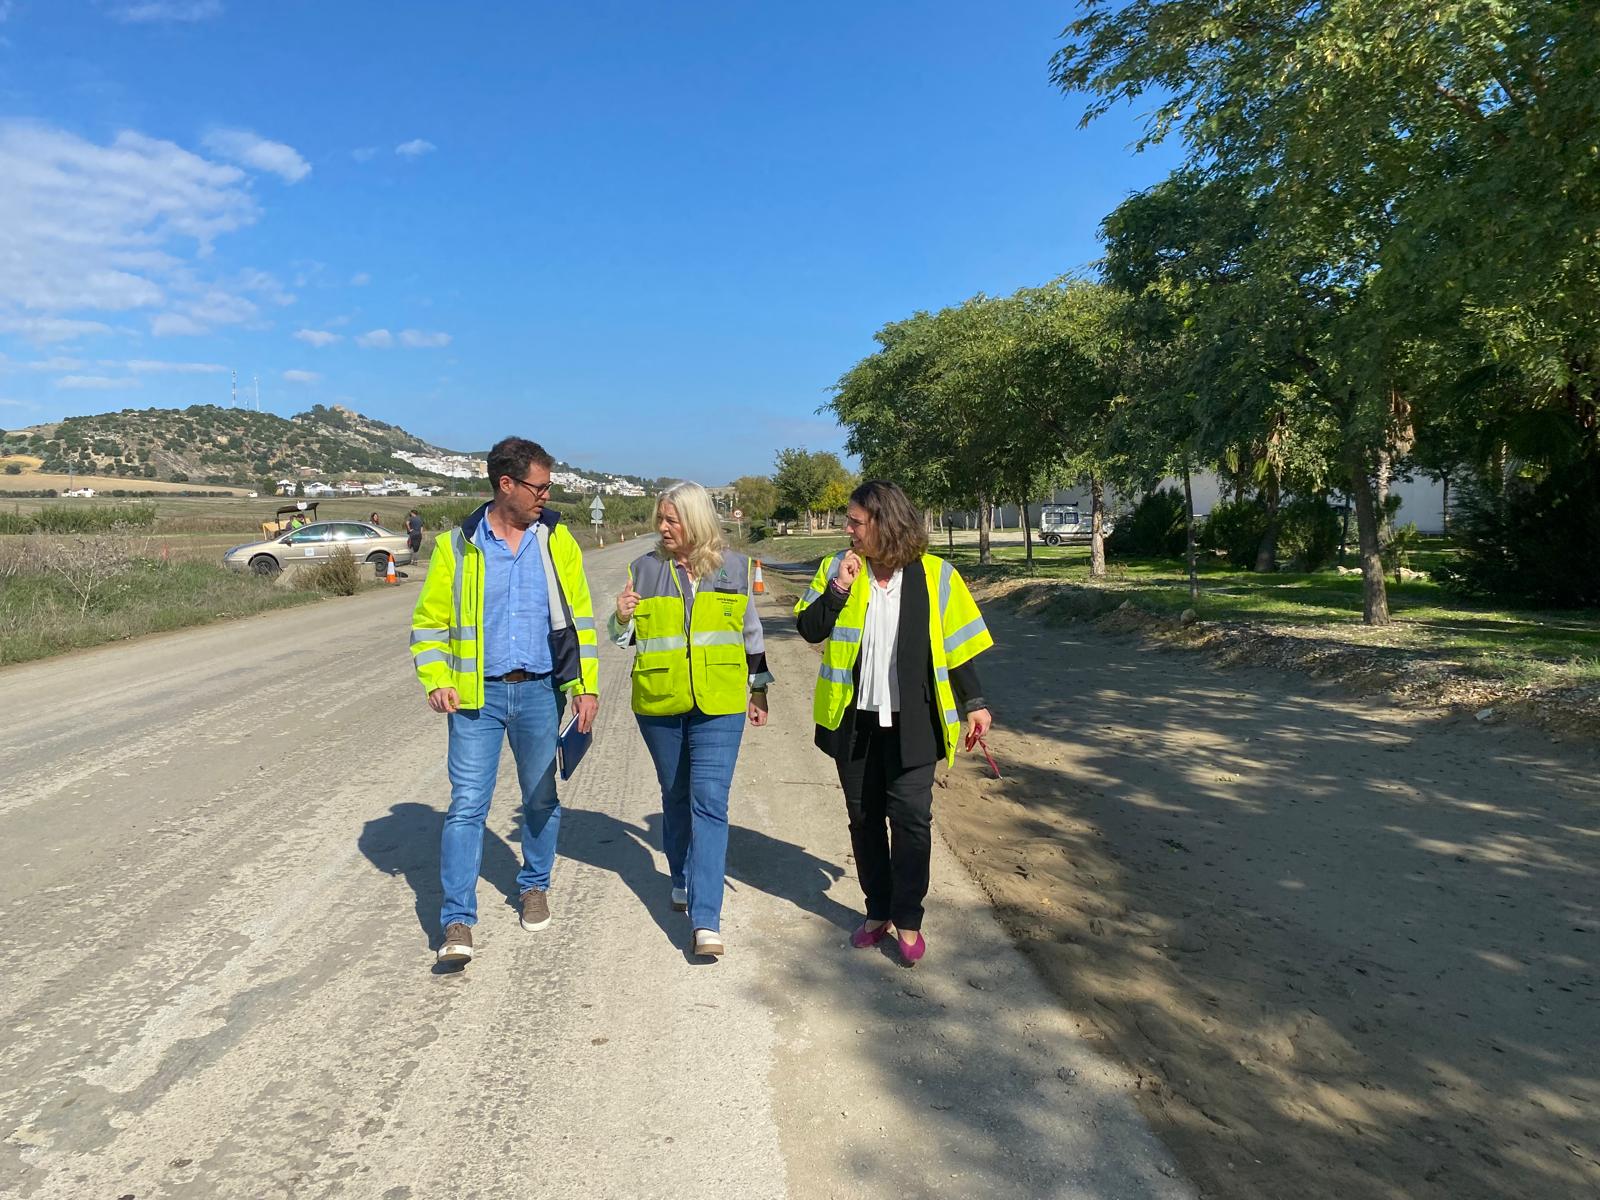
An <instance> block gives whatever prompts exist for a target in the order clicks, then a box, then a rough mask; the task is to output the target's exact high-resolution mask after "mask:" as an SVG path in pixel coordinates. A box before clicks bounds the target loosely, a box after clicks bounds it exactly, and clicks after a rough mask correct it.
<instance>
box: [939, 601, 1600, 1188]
mask: <svg viewBox="0 0 1600 1200" xmlns="http://www.w3.org/2000/svg"><path fill="white" fill-rule="evenodd" d="M989 617H990V623H991V627H993V628H994V629H995V632H996V640H997V643H998V644H997V647H996V649H995V650H994V651H993V652H992V653H991V654H990V655H986V656H985V661H984V664H983V665H984V670H985V681H986V682H991V681H992V683H993V687H992V689H991V690H992V691H993V693H994V696H995V701H996V704H997V709H998V711H1000V712H1002V713H1004V714H1006V715H1005V716H1004V717H1002V721H1001V724H1000V726H999V727H998V729H997V735H996V736H995V737H994V738H992V739H991V742H992V744H993V745H994V746H995V748H996V752H997V754H998V755H999V756H1000V759H1001V764H1002V769H1003V771H1004V773H1005V779H1004V780H1003V781H1000V782H995V781H991V780H987V779H981V778H980V775H981V772H979V771H978V770H976V768H974V767H973V766H972V764H970V763H965V762H964V763H962V764H961V765H960V768H959V769H958V772H957V774H958V775H959V776H961V778H958V779H956V780H954V781H953V782H952V786H951V787H950V789H949V791H948V792H947V793H945V794H944V795H942V796H941V797H940V800H939V801H938V803H939V804H941V805H942V811H943V818H944V819H943V825H944V828H945V832H946V834H947V836H950V837H951V838H952V844H954V845H955V846H956V848H957V850H958V852H959V853H961V854H962V856H963V857H964V858H965V859H966V860H967V862H968V865H969V866H970V867H971V868H972V870H973V871H974V873H975V874H977V875H978V877H979V878H980V879H982V880H983V881H984V883H985V886H986V888H987V889H988V890H989V891H990V894H991V896H992V898H993V899H994V900H995V902H996V905H997V908H998V909H999V911H1000V914H1001V916H1002V919H1003V920H1004V921H1005V922H1006V924H1007V925H1008V926H1009V927H1010V929H1011V931H1012V933H1013V934H1014V936H1016V938H1017V939H1018V941H1019V942H1020V943H1021V945H1022V946H1023V948H1024V949H1025V951H1026V952H1027V953H1028V955H1029V957H1030V958H1031V959H1032V960H1033V961H1034V963H1035V964H1036V965H1037V966H1038V967H1039V968H1040V969H1041V971H1042V972H1043V973H1044V975H1045V976H1046V978H1047V979H1049V980H1050V981H1051V983H1052V984H1053V985H1054V986H1055V987H1056V989H1057V990H1058V991H1059V992H1060V993H1061V994H1062V995H1063V996H1064V997H1065V998H1066V999H1067V1001H1068V1003H1069V1005H1071V1006H1072V1007H1073V1008H1075V1009H1076V1010H1078V1011H1081V1012H1087V1013H1091V1014H1093V1015H1094V1017H1095V1019H1096V1022H1097V1024H1098V1025H1099V1026H1100V1028H1101V1029H1103V1030H1104V1031H1105V1032H1106V1033H1107V1034H1108V1035H1109V1036H1110V1038H1111V1039H1112V1040H1113V1041H1114V1042H1115V1043H1116V1044H1117V1046H1118V1048H1119V1049H1120V1050H1121V1052H1122V1053H1123V1055H1124V1056H1125V1057H1126V1058H1127V1060H1128V1061H1129V1062H1130V1063H1131V1064H1132V1065H1133V1066H1134V1067H1135V1069H1136V1070H1138V1071H1139V1072H1140V1073H1141V1074H1142V1075H1143V1076H1144V1077H1145V1081H1144V1086H1143V1088H1142V1095H1143V1096H1144V1098H1145V1103H1146V1111H1147V1112H1149V1113H1150V1114H1151V1115H1152V1116H1153V1117H1154V1118H1155V1120H1156V1123H1157V1127H1158V1129H1159V1130H1160V1132H1161V1133H1162V1136H1163V1137H1165V1138H1166V1139H1168V1141H1169V1143H1170V1144H1171V1145H1173V1147H1174V1149H1175V1150H1176V1152H1177V1153H1178V1156H1179V1157H1180V1159H1181V1160H1182V1161H1183V1162H1184V1164H1185V1165H1186V1166H1187V1167H1188V1168H1189V1169H1190V1170H1191V1171H1192V1172H1193V1173H1194V1174H1195V1176H1196V1177H1197V1179H1198V1180H1199V1181H1200V1182H1201V1184H1202V1186H1203V1187H1208V1188H1211V1189H1216V1194H1219V1195H1222V1194H1226V1195H1229V1196H1232V1197H1238V1198H1240V1200H1252V1198H1259V1200H1276V1197H1279V1196H1283V1195H1290V1194H1292V1195H1296V1196H1301V1197H1307V1198H1311V1197H1323V1196H1335V1195H1338V1196H1363V1197H1365V1196H1371V1197H1385V1198H1389V1197H1396V1196H1405V1197H1408V1198H1411V1200H1423V1198H1425V1197H1438V1198H1439V1200H1468V1198H1471V1200H1479V1198H1482V1200H1490V1198H1493V1200H1510V1198H1513V1197H1515V1198H1517V1200H1546V1198H1552V1200H1553V1198H1554V1197H1568V1196H1571V1197H1577V1196H1580V1195H1584V1196H1588V1195H1594V1194H1596V1192H1595V1191H1594V1188H1595V1186H1596V1183H1597V1181H1600V1161H1597V1160H1600V1145H1597V1144H1596V1141H1595V1137H1594V1130H1595V1128H1596V1126H1595V1124H1594V1112H1595V1107H1594V1106H1595V1104H1596V1103H1597V1101H1600V1060H1597V1058H1596V1052H1595V1043H1594V1039H1593V1038H1592V1036H1589V1035H1587V1034H1585V1033H1584V1032H1582V1030H1583V1029H1584V1028H1585V1026H1589V1027H1591V1028H1592V1022H1593V1011H1592V1010H1593V1006H1594V1004H1595V1002H1596V1000H1597V999H1600V991H1597V980H1600V974H1597V971H1600V956H1597V955H1596V953H1595V951H1594V949H1593V944H1594V938H1595V935H1596V932H1597V931H1600V907H1597V906H1596V905H1595V902H1594V899H1593V897H1594V894H1595V891H1594V889H1595V885H1596V883H1597V882H1600V808H1597V807H1596V805H1595V802H1594V794H1595V793H1594V791H1593V787H1592V778H1593V776H1592V775H1590V774H1587V772H1588V771H1592V759H1590V760H1587V761H1584V760H1581V759H1580V758H1579V757H1577V756H1572V755H1567V754H1566V753H1565V752H1564V751H1554V750H1551V749H1550V747H1549V746H1548V744H1547V742H1546V739H1543V738H1539V737H1535V736H1533V735H1524V734H1521V733H1518V732H1516V731H1510V730H1508V731H1484V730H1481V729H1478V728H1475V727H1472V728H1469V727H1463V726H1460V725H1456V726H1450V725H1447V724H1434V723H1431V722H1424V721H1419V720H1409V721H1408V720H1397V719H1392V717H1391V714H1389V713H1388V712H1387V711H1386V710H1385V707H1384V706H1382V705H1374V704H1369V705H1365V706H1363V705H1362V704H1361V703H1360V702H1358V701H1349V700H1347V699H1344V698H1342V697H1339V696H1334V695H1329V694H1326V693H1325V692H1324V691H1322V690H1321V689H1319V688H1318V687H1317V686H1316V685H1315V684H1314V683H1311V682H1304V681H1299V680H1295V679H1284V678H1281V677H1277V676H1274V675H1271V674H1269V673H1265V672H1260V671H1249V670H1237V671H1227V672H1221V671H1216V670H1214V669H1211V668H1210V667H1208V666H1207V665H1206V664H1204V663H1203V662H1201V661H1198V660H1196V659H1194V658H1183V657H1179V656H1177V655H1169V654H1161V653H1158V652H1154V651H1152V650H1151V649H1149V648H1148V647H1145V646H1142V645H1140V644H1139V643H1136V642H1122V641H1113V640H1111V639H1109V638H1106V637H1105V635H1102V634H1098V633H1096V632H1094V631H1093V630H1090V629H1086V628H1085V627H1083V626H1073V627H1070V628H1069V629H1068V630H1060V629H1052V628H1051V627H1050V626H1048V625H1046V624H1044V623H1043V622H1038V621H1030V620H1025V619H1021V618H1018V617H1016V616H1014V615H1012V614H1011V613H1009V612H1007V611H1006V610H1005V609H1004V608H1003V607H1001V606H998V605H996V606H994V610H991V612H990V613H989ZM1069 670H1070V676H1069V678H1070V680H1071V686H1070V690H1067V689H1063V688H1061V687H1060V685H1059V682H1058V681H1059V679H1060V678H1061V677H1062V676H1063V675H1065V674H1066V672H1067V671H1069ZM1007 717H1009V725H1008V723H1007V720H1006V718H1007Z"/></svg>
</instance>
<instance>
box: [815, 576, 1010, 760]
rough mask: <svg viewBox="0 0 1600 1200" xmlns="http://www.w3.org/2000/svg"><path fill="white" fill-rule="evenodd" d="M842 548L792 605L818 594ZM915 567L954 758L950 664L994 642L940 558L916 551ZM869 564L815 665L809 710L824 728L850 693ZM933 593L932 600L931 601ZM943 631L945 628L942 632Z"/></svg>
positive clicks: (957, 721)
mask: <svg viewBox="0 0 1600 1200" xmlns="http://www.w3.org/2000/svg"><path fill="white" fill-rule="evenodd" d="M843 557H844V556H843V554H842V553H841V554H835V555H833V556H832V557H830V558H828V559H826V560H825V561H824V562H823V563H822V564H821V565H820V566H819V567H818V568H817V573H816V576H815V578H813V579H812V581H811V586H810V587H809V588H807V589H806V592H805V595H803V596H802V597H801V598H800V601H799V603H798V604H796V605H795V612H796V613H797V614H798V613H800V612H801V611H803V610H804V609H806V608H808V607H810V605H811V604H813V603H814V602H815V601H816V600H818V599H819V598H820V597H821V596H822V593H823V591H824V590H825V589H826V588H827V587H828V585H829V584H830V583H831V582H832V581H833V579H834V578H835V577H836V576H837V575H838V573H839V564H840V562H841V561H842V560H843ZM921 568H922V571H923V574H924V576H925V578H926V579H927V585H928V596H929V598H930V603H929V604H928V644H929V648H930V651H931V653H932V657H933V684H934V690H935V692H936V693H937V696H936V700H937V711H938V714H939V718H940V721H941V723H942V724H943V726H944V751H945V758H946V761H950V762H953V761H954V760H955V754H956V745H957V743H958V741H959V740H960V734H961V715H960V713H959V712H958V711H957V709H956V700H955V693H954V691H953V689H952V688H951V686H950V668H951V667H952V666H960V665H961V664H962V663H964V662H966V661H968V660H969V659H971V658H972V657H973V656H974V655H977V654H979V653H981V652H982V651H984V650H987V649H988V648H989V647H990V646H992V645H993V644H994V639H993V638H991V637H990V636H989V630H988V627H987V626H986V625H985V624H984V622H983V616H982V614H980V613H979V611H978V606H977V605H976V604H975V603H973V600H972V594H971V593H970V592H968V591H967V587H966V584H965V583H964V582H962V580H961V578H960V576H958V575H957V574H956V572H955V568H954V567H952V566H951V565H950V564H949V563H947V562H945V561H944V560H943V559H940V558H935V557H934V556H933V555H931V554H925V555H923V557H922V563H921ZM871 574H872V573H871V569H870V566H866V565H865V564H864V567H863V570H862V571H861V573H860V574H859V575H857V576H856V579H855V583H854V584H853V585H852V586H851V588H850V595H849V597H848V599H846V600H845V605H844V609H843V610H842V611H841V612H840V613H839V617H838V620H837V621H835V623H834V626H833V632H832V633H831V634H829V636H828V640H827V642H825V643H824V644H823V647H822V663H821V665H820V666H819V667H818V669H817V686H816V692H815V694H814V695H813V698H812V716H813V717H814V719H815V720H816V722H817V724H818V725H821V726H822V727H823V728H824V729H837V728H839V725H840V723H841V722H842V721H843V720H844V715H845V713H846V712H847V711H849V708H850V702H851V700H852V699H853V698H854V696H855V665H856V660H857V659H858V658H859V657H860V654H861V635H862V632H863V630H864V629H865V627H866V623H867V604H868V603H869V602H870V600H871V596H872V581H871ZM935 596H937V597H938V603H937V604H934V603H932V598H933V597H935ZM947 631H948V632H947Z"/></svg>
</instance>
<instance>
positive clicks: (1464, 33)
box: [1053, 0, 1600, 623]
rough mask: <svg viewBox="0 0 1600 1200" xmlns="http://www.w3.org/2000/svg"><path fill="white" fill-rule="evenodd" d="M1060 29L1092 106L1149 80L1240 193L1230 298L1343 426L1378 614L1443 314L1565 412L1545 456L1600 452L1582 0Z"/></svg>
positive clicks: (1071, 67) (1306, 7) (1593, 205)
mask: <svg viewBox="0 0 1600 1200" xmlns="http://www.w3.org/2000/svg"><path fill="white" fill-rule="evenodd" d="M1067 37H1068V42H1069V44H1068V45H1067V46H1066V48H1064V49H1063V50H1062V51H1061V52H1060V53H1059V54H1058V55H1057V57H1056V59H1055V62H1054V68H1053V70H1054V75H1055V78H1056V80H1057V82H1058V83H1059V84H1060V85H1061V86H1062V87H1063V88H1064V89H1067V90H1069V91H1083V92H1086V93H1088V94H1089V96H1090V102H1089V105H1088V108H1087V111H1086V113H1085V117H1084V119H1085V121H1089V120H1092V119H1094V118H1095V117H1096V116H1098V115H1100V114H1101V113H1103V112H1105V111H1106V110H1107V109H1108V108H1109V107H1110V106H1112V105H1113V104H1116V103H1118V102H1120V101H1122V100H1127V99H1132V98H1133V97H1135V96H1140V95H1144V94H1147V93H1149V92H1157V93H1159V94H1161V95H1162V96H1163V97H1164V99H1163V100H1162V102H1161V103H1160V104H1159V105H1158V106H1157V108H1156V110H1155V111H1154V113H1153V115H1152V117H1151V118H1150V120H1149V123H1148V126H1147V134H1146V141H1147V142H1149V141H1157V140H1160V139H1162V138H1164V137H1166V136H1168V135H1169V134H1171V133H1173V132H1177V133H1180V134H1181V136H1182V138H1183V140H1184V142H1185V145H1186V146H1187V148H1188V151H1189V167H1190V170H1191V172H1192V173H1193V174H1195V175H1196V176H1199V177H1201V178H1203V179H1204V180H1206V181H1225V183H1226V186H1227V187H1228V188H1229V189H1230V190H1231V192H1232V194H1233V195H1234V196H1235V197H1236V198H1237V199H1238V200H1240V201H1244V202H1248V205H1249V208H1250V215H1251V218H1252V221H1253V229H1252V231H1251V236H1250V237H1249V238H1248V239H1246V241H1245V242H1244V243H1243V245H1242V253H1241V256H1240V259H1239V266H1240V271H1239V276H1238V278H1239V280H1240V281H1241V282H1243V283H1245V284H1247V286H1246V287H1245V288H1242V289H1239V291H1238V292H1237V294H1236V295H1235V298H1234V299H1233V300H1231V301H1230V302H1229V304H1228V307H1230V308H1231V309H1232V310H1233V311H1234V313H1235V314H1238V315H1242V314H1246V313H1249V312H1252V311H1253V312H1254V313H1256V314H1257V315H1258V316H1266V317H1272V318H1279V320H1278V321H1277V329H1278V331H1279V333H1280V334H1282V335H1284V336H1286V338H1287V340H1286V341H1285V342H1284V344H1283V347H1282V349H1283V351H1284V353H1283V354H1282V356H1281V358H1280V361H1282V362H1285V363H1292V364H1294V365H1296V366H1298V367H1299V368H1300V371H1301V376H1300V379H1299V380H1297V381H1294V384H1295V385H1296V386H1301V387H1303V389H1304V393H1305V395H1306V396H1308V397H1310V399H1311V401H1312V403H1313V406H1314V408H1315V410H1316V413H1317V416H1318V417H1319V418H1322V419H1325V420H1326V421H1328V422H1329V423H1331V425H1332V426H1333V427H1334V429H1335V433H1336V458H1337V461H1338V464H1339V466H1340V468H1341V471H1342V473H1343V474H1344V475H1345V476H1346V478H1347V479H1348V485H1347V486H1348V490H1349V491H1350V494H1351V496H1352V498H1353V499H1354V501H1355V507H1356V511H1357V516H1358V525H1359V527H1360V540H1361V557H1362V568H1363V578H1364V581H1365V583H1366V595H1365V603H1364V608H1365V616H1366V619H1367V620H1368V621H1369V622H1372V623H1382V622H1383V621H1386V620H1387V597H1386V594H1385V592H1384V590H1383V586H1382V567H1381V553H1382V547H1381V544H1380V536H1379V535H1380V523H1381V522H1380V515H1381V512H1382V508H1383V504H1382V501H1383V492H1384V489H1385V487H1386V485H1387V480H1388V478H1389V476H1390V474H1391V472H1392V470H1393V468H1394V465H1395V463H1396V462H1397V461H1399V460H1400V459H1401V458H1402V457H1403V456H1404V455H1405V454H1406V453H1408V452H1409V450H1410V448H1411V445H1412V434H1413V430H1414V426H1415V420H1414V417H1413V412H1412V408H1413V404H1414V402H1415V400H1416V398H1417V393H1416V391H1415V390H1414V388H1413V385H1414V382H1415V378H1414V376H1413V375H1412V371H1413V368H1414V367H1415V365H1416V363H1417V361H1418V353H1417V351H1418V348H1419V346H1426V345H1427V344H1428V343H1430V342H1432V341H1436V340H1438V339H1439V338H1440V337H1441V336H1442V334H1441V331H1442V330H1448V329H1450V328H1451V327H1453V326H1457V325H1460V326H1464V327H1465V328H1467V329H1468V330H1469V331H1470V332H1471V333H1473V334H1474V335H1475V336H1476V337H1478V338H1479V339H1480V340H1481V344H1482V346H1483V348H1484V350H1485V352H1486V355H1487V357H1488V359H1489V360H1490V361H1495V362H1499V363H1514V364H1516V365H1517V366H1518V367H1519V368H1520V370H1521V373H1522V374H1523V376H1524V379H1525V382H1526V385H1527V386H1526V388H1525V390H1524V391H1523V392H1522V394H1521V397H1520V402H1521V404H1522V405H1523V407H1524V409H1525V410H1528V411H1531V412H1532V413H1535V414H1542V415H1548V416H1552V417H1554V418H1556V419H1555V420H1545V421H1540V422H1535V423H1534V424H1537V425H1538V426H1539V427H1541V428H1542V429H1543V430H1544V436H1543V439H1542V441H1541V442H1540V444H1539V445H1538V446H1537V448H1536V449H1537V452H1538V454H1539V456H1541V457H1542V459H1543V461H1544V464H1545V467H1544V469H1546V470H1551V469H1554V467H1555V466H1556V465H1557V464H1559V463H1562V462H1565V461H1570V460H1573V459H1582V460H1585V461H1587V462H1588V463H1590V464H1592V469H1593V470H1594V471H1595V472H1596V473H1597V475H1600V419H1597V397H1600V238H1597V237H1596V236H1595V234H1594V230H1595V228H1596V224H1597V214H1600V153H1597V152H1596V151H1595V150H1594V148H1593V145H1594V143H1593V130H1594V129H1595V128H1596V126H1597V125H1600V87H1597V85H1596V81H1597V79H1600V37H1597V36H1596V27H1595V24H1594V14H1593V10H1592V6H1590V5H1581V4H1578V5H1575V4H1552V3H1547V2H1543V0H1504V2H1503V3H1498V4H1492V5H1491V4H1484V3H1481V2H1479V0H1444V2H1442V3H1441V2H1436V0H1429V2H1424V0H1386V2H1385V3H1382V4H1378V3H1346V2H1339V3H1335V2H1334V0H1312V2H1310V3H1305V4H1297V5H1283V4H1279V3H1276V2H1275V0H1237V2H1235V3H1230V4H1228V5H1226V6H1216V5H1205V4H1193V3H1190V2H1189V0H1135V2H1134V3H1130V4H1126V5H1120V6H1112V5H1108V4H1099V3H1096V4H1091V5H1086V6H1085V8H1084V12H1083V16H1082V17H1081V18H1080V19H1079V20H1078V21H1076V22H1074V23H1073V24H1072V25H1071V26H1070V27H1069V29H1068V33H1067ZM1205 307H1207V308H1209V307H1210V304H1209V298H1207V302H1206V304H1205ZM1213 315H1215V314H1213ZM1217 327H1218V326H1217V323H1216V322H1215V321H1212V322H1211V323H1210V325H1209V328H1211V329H1212V330H1215V329H1216V328H1217ZM1480 365H1481V364H1480V363H1473V362H1468V363H1463V364H1458V368H1459V369H1461V370H1466V371H1470V370H1474V369H1476V368H1477V367H1479V366H1480ZM1459 394H1461V395H1462V398H1463V400H1464V402H1465V403H1466V404H1467V405H1468V406H1469V407H1471V408H1474V409H1476V408H1478V406H1480V405H1481V404H1482V402H1483V398H1482V397H1481V396H1472V395H1471V393H1470V390H1467V391H1463V392H1461V393H1459ZM1466 423H1467V424H1471V422H1470V421H1469V422H1466ZM1458 424H1460V422H1458ZM1523 427H1524V428H1526V425H1524V426H1523ZM1258 432H1259V431H1258ZM1574 486H1581V485H1576V484H1575V485H1574Z"/></svg>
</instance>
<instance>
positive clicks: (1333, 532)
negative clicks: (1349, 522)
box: [1278, 496, 1344, 572]
mask: <svg viewBox="0 0 1600 1200" xmlns="http://www.w3.org/2000/svg"><path fill="white" fill-rule="evenodd" d="M1343 531H1344V530H1343V521H1342V520H1341V519H1340V516H1339V510H1338V509H1336V508H1334V507H1333V505H1331V504H1329V503H1328V502H1327V500H1326V499H1324V498H1323V497H1321V496H1297V497H1295V498H1294V499H1293V500H1291V501H1290V502H1289V503H1287V504H1285V505H1284V506H1283V507H1282V508H1281V509H1279V510H1278V560H1279V561H1280V562H1281V563H1283V564H1284V565H1285V566H1287V567H1288V568H1289V569H1290V570H1294V571H1306V572H1310V571H1320V570H1321V569H1322V568H1323V567H1326V566H1328V565H1329V564H1330V563H1332V562H1333V561H1334V559H1336V558H1337V557H1338V556H1339V539H1340V537H1341V536H1342V534H1343Z"/></svg>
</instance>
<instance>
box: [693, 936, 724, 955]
mask: <svg viewBox="0 0 1600 1200" xmlns="http://www.w3.org/2000/svg"><path fill="white" fill-rule="evenodd" d="M724 950H726V947H725V946H724V945H723V944H722V935H721V934H720V933H718V932H717V931H716V930H715V929H696V930H695V931H694V952H695V953H696V954H704V955H707V956H709V957H711V958H721V957H722V955H723V952H724Z"/></svg>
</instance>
